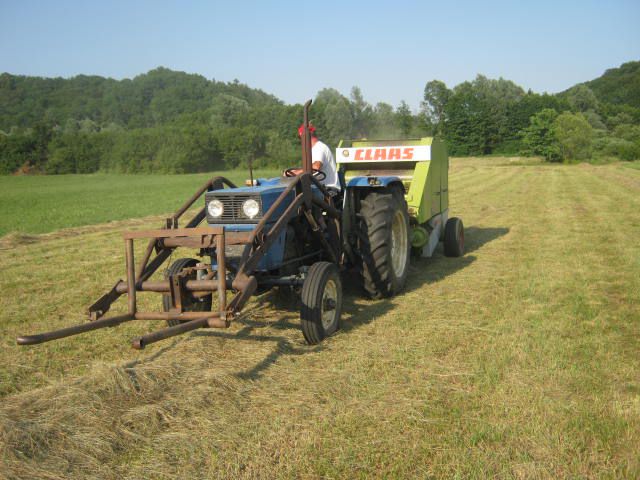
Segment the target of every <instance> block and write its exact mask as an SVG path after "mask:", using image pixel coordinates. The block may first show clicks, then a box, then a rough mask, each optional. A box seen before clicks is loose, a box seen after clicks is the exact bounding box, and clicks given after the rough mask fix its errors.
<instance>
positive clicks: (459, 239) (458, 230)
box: [444, 217, 464, 257]
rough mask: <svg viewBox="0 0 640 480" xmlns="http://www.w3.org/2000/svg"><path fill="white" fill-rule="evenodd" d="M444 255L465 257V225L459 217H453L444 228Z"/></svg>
mask: <svg viewBox="0 0 640 480" xmlns="http://www.w3.org/2000/svg"><path fill="white" fill-rule="evenodd" d="M444 254H445V255H446V256H447V257H461V256H462V255H464V225H463V224H462V220H460V219H459V218H458V217H451V218H450V219H449V220H447V223H446V224H445V226H444Z"/></svg>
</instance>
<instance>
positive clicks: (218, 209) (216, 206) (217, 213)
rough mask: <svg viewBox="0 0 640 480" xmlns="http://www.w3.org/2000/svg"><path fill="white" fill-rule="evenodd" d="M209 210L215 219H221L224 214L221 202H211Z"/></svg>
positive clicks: (208, 206)
mask: <svg viewBox="0 0 640 480" xmlns="http://www.w3.org/2000/svg"><path fill="white" fill-rule="evenodd" d="M207 210H208V211H209V215H211V216H212V217H213V218H219V217H221V216H222V213H223V212H224V205H223V204H222V202H221V201H220V200H211V201H210V202H209V205H207Z"/></svg>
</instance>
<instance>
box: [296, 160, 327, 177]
mask: <svg viewBox="0 0 640 480" xmlns="http://www.w3.org/2000/svg"><path fill="white" fill-rule="evenodd" d="M311 168H315V169H316V170H321V169H322V162H313V163H312V164H311ZM303 171H304V170H302V169H301V168H293V169H291V172H292V173H293V174H294V175H300V174H301V173H302V172H303Z"/></svg>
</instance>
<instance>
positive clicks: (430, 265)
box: [192, 227, 509, 380]
mask: <svg viewBox="0 0 640 480" xmlns="http://www.w3.org/2000/svg"><path fill="white" fill-rule="evenodd" d="M508 232H509V229H508V228H480V227H469V228H467V229H465V242H466V245H465V255H464V256H463V257H460V258H447V257H445V256H444V255H443V251H442V246H441V245H440V246H438V248H437V249H436V251H435V252H434V255H433V257H432V258H412V259H411V266H410V271H409V277H408V279H407V285H406V288H405V290H404V292H403V293H406V292H410V291H413V290H417V289H419V288H422V287H423V286H424V285H429V284H431V283H435V282H438V281H440V280H442V279H444V278H446V277H447V276H449V275H451V274H453V273H455V272H458V271H460V270H462V269H463V268H465V267H467V266H468V265H470V264H472V263H473V262H474V261H476V258H477V257H476V256H475V255H470V253H473V252H475V251H477V250H479V249H480V248H482V247H483V246H484V245H486V244H487V243H489V242H491V241H493V240H495V239H497V238H499V237H502V236H504V235H506V234H507V233H508ZM355 275H357V274H356V273H355V272H352V271H348V272H346V274H343V288H344V296H343V308H342V310H343V312H344V313H347V314H348V315H349V319H348V320H347V321H344V320H343V322H342V326H341V333H342V334H348V333H349V332H351V331H352V330H354V329H357V328H358V327H360V326H362V325H367V324H369V323H371V322H372V321H373V320H375V319H376V318H377V317H380V316H382V315H384V314H386V313H387V312H389V311H390V310H391V309H393V308H394V303H393V302H392V300H391V299H382V300H378V301H370V302H366V303H361V302H359V301H360V300H361V299H362V291H361V289H360V288H359V287H358V285H357V284H356V282H353V281H347V280H346V277H347V276H348V278H352V277H353V276H355ZM269 302H273V303H276V304H277V307H280V308H282V307H283V305H281V304H282V302H281V301H278V299H277V298H276V294H275V293H273V292H272V293H269V294H266V295H264V296H263V297H261V301H260V305H259V306H258V307H256V308H253V309H250V310H248V311H247V312H246V314H244V315H242V317H241V318H240V319H238V320H237V323H239V324H241V325H243V327H242V328H241V329H240V330H239V331H238V332H233V333H231V332H225V331H218V330H199V331H196V332H194V333H193V335H192V337H194V338H195V337H201V336H206V337H216V338H224V339H233V340H247V341H253V342H274V343H275V348H274V349H273V350H272V351H271V352H270V353H269V354H267V356H266V357H265V358H263V359H262V360H261V361H260V362H258V363H257V364H256V365H254V366H253V367H251V368H249V369H247V370H243V371H240V372H238V373H237V374H236V375H237V376H238V377H239V378H243V379H251V380H256V379H258V378H260V377H261V375H262V373H263V372H264V371H265V370H267V369H268V368H269V367H270V366H271V365H273V364H274V363H275V362H276V361H277V360H278V359H279V358H280V357H281V356H284V355H304V354H306V353H309V352H318V351H322V350H324V349H325V348H326V343H322V344H320V345H314V346H308V345H305V344H304V343H303V340H302V334H301V333H300V334H299V338H300V341H299V342H294V341H292V340H291V338H289V337H287V336H283V335H270V334H269V335H259V334H255V333H254V331H255V329H256V328H264V327H267V326H268V327H269V328H270V329H272V330H280V331H289V330H296V331H299V330H300V325H299V323H298V322H297V321H296V322H292V321H291V317H292V314H293V312H295V311H296V310H297V308H299V305H298V304H295V305H294V303H296V302H291V303H290V304H289V305H288V307H289V308H288V309H289V311H290V312H291V314H290V315H287V316H281V318H280V319H279V320H278V321H276V322H272V321H262V320H254V319H252V318H249V317H250V316H251V315H252V314H255V313H258V312H259V311H260V310H262V309H264V308H265V305H264V304H265V303H269ZM273 313H277V311H270V315H272V314H273ZM344 313H343V315H344Z"/></svg>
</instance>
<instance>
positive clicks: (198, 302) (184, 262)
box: [162, 258, 212, 327]
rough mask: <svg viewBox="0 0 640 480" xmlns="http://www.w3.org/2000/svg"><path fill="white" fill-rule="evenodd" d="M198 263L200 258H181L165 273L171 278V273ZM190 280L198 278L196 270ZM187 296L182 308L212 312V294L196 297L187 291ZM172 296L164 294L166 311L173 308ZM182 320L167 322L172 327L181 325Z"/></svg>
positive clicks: (163, 301) (189, 310)
mask: <svg viewBox="0 0 640 480" xmlns="http://www.w3.org/2000/svg"><path fill="white" fill-rule="evenodd" d="M197 264H198V260H196V259H195V258H179V259H178V260H176V261H175V262H173V263H172V264H171V266H170V267H169V268H168V270H167V272H166V273H165V278H169V275H178V274H179V273H180V272H181V271H182V270H184V269H185V268H190V267H195V266H196V265H197ZM187 278H188V280H196V272H195V271H193V272H192V273H191V274H190V275H189V276H188V277H187ZM185 297H186V298H183V299H182V310H183V311H185V312H210V311H211V301H212V295H211V294H209V295H205V296H203V297H194V296H193V295H192V294H189V293H187V295H186V296H185ZM171 306H172V305H171V297H170V296H169V295H163V296H162V307H163V309H164V311H165V312H168V311H169V310H171ZM180 323H182V321H181V320H167V324H168V325H169V326H170V327H173V326H174V325H180Z"/></svg>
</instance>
